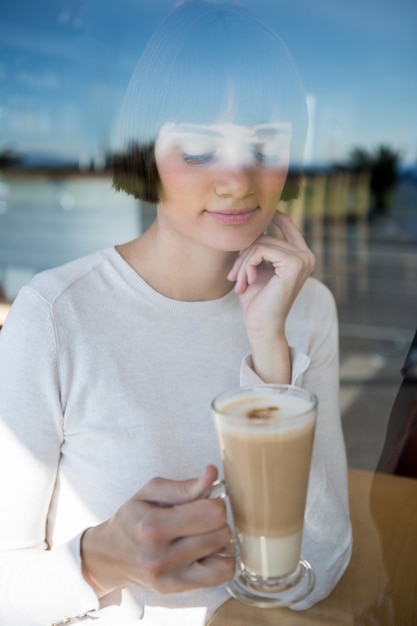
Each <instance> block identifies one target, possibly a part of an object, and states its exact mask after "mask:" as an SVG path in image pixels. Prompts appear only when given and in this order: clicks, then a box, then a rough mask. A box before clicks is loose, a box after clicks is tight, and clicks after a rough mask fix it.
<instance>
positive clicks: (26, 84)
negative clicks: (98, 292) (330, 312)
mask: <svg viewBox="0 0 417 626" xmlns="http://www.w3.org/2000/svg"><path fill="white" fill-rule="evenodd" d="M174 4H175V3H174V2H173V0H172V1H170V0H155V1H153V2H145V1H140V2H131V1H130V0H120V1H119V2H117V3H115V2H110V1H109V0H100V1H99V0H95V1H94V0H93V1H89V2H87V1H83V0H78V1H77V2H72V1H68V2H59V3H57V2H53V1H52V0H39V1H37V2H36V3H34V2H27V1H25V0H14V2H9V3H2V6H1V8H0V50H1V61H0V85H1V90H0V94H1V95H0V295H1V299H2V301H3V308H2V319H3V318H4V317H5V315H6V308H5V306H4V303H10V302H11V301H12V300H13V299H14V297H15V296H16V294H17V292H18V290H19V288H20V287H21V286H22V285H23V284H25V283H26V282H27V281H28V280H29V279H30V278H31V276H33V274H35V273H36V272H39V271H41V270H44V269H47V268H49V267H53V266H56V265H59V264H61V263H64V262H66V261H70V260H71V259H74V258H76V257H79V256H81V255H84V254H87V253H89V252H91V251H93V250H96V249H99V248H101V247H106V246H110V245H114V244H116V243H121V242H123V241H127V240H129V239H132V238H134V237H135V236H137V235H138V234H139V233H140V232H142V231H143V230H144V229H145V228H146V227H147V225H148V224H149V222H150V220H151V219H152V215H153V208H152V207H151V206H148V205H146V204H145V203H143V202H140V201H138V200H135V199H134V198H132V197H129V196H127V195H124V194H122V193H117V192H116V191H115V190H114V189H112V185H111V176H110V170H109V164H110V159H111V153H112V141H113V133H114V128H115V120H116V118H117V113H118V110H119V107H120V105H121V102H122V97H123V93H124V90H125V88H126V86H127V84H128V81H129V77H130V75H131V72H132V71H133V69H134V67H135V63H136V60H137V57H138V56H139V54H140V52H141V50H142V48H143V46H144V44H145V42H146V41H147V39H148V37H149V35H150V34H151V32H152V31H153V29H154V27H155V26H156V24H157V23H158V21H159V20H160V19H161V18H162V17H163V16H164V15H165V13H166V12H167V11H168V10H169V9H170V8H171V7H172V6H173V5H174ZM246 4H247V6H248V7H249V8H252V9H253V10H255V11H256V12H258V13H259V14H260V16H261V17H263V18H266V19H267V20H269V21H270V22H271V24H272V25H273V26H274V27H275V28H276V29H277V30H278V32H279V33H280V34H281V35H282V37H283V38H284V40H285V41H286V43H287V44H288V47H289V48H290V50H291V52H292V54H293V56H294V58H295V60H296V63H297V64H298V67H299V70H300V73H301V75H302V78H303V81H304V85H305V88H306V91H307V94H308V96H307V98H308V108H309V132H308V139H307V146H306V155H305V176H304V185H303V190H302V193H301V196H300V198H299V199H297V200H292V201H290V202H288V203H287V204H285V205H283V207H285V210H288V211H289V212H290V213H291V215H292V216H293V218H294V220H296V222H297V223H298V224H299V225H300V227H301V228H302V230H303V231H304V232H305V235H306V237H307V240H308V242H309V244H310V245H311V247H312V248H313V250H314V252H315V254H316V257H317V266H316V270H315V275H316V276H317V277H318V278H319V279H321V280H323V281H324V282H325V283H326V284H328V285H329V287H330V288H331V290H332V291H333V293H334V295H335V297H336V301H337V305H338V308H339V317H340V347H341V406H342V416H343V426H344V430H345V435H346V443H347V451H348V458H349V464H350V465H351V466H353V467H360V468H364V469H374V468H375V466H376V464H377V461H378V458H379V455H380V452H381V449H382V445H383V442H384V438H385V432H386V425H387V422H388V418H389V413H390V408H391V405H392V403H393V400H394V397H395V394H396V390H397V388H398V385H399V383H400V382H401V375H400V369H401V367H402V364H403V361H404V359H405V356H406V354H407V351H408V348H409V345H410V342H411V339H412V337H413V334H414V330H415V320H416V296H417V280H416V279H417V251H416V239H417V219H416V206H417V165H416V163H417V155H416V147H417V137H416V128H417V125H416V117H417V113H416V107H415V103H416V101H417V81H416V63H415V60H416V58H417V40H416V37H415V27H416V15H417V8H416V5H415V3H414V2H412V1H411V0H395V1H394V0H383V1H382V2H381V1H380V0H378V1H377V0H371V1H370V2H366V3H364V2H361V1H360V0H353V1H351V2H349V3H344V4H343V5H341V4H340V3H334V2H331V1H330V0H318V1H317V2H314V3H311V2H309V0H297V1H296V2H287V1H284V2H280V3H276V2H272V0H271V1H267V0H264V1H263V2H258V0H256V1H255V0H248V1H247V2H246Z"/></svg>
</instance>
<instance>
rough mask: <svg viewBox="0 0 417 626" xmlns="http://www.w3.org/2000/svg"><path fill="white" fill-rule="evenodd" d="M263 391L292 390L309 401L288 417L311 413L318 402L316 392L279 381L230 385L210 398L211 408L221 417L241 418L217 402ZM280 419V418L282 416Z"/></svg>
mask: <svg viewBox="0 0 417 626" xmlns="http://www.w3.org/2000/svg"><path fill="white" fill-rule="evenodd" d="M265 391H266V392H267V393H270V394H271V395H275V394H274V391H275V392H278V393H277V394H276V395H277V396H278V395H285V394H286V393H291V392H294V393H293V395H297V396H298V397H303V398H305V399H306V400H307V401H308V402H309V405H308V407H307V408H306V410H305V411H302V412H301V413H297V415H293V416H291V417H290V418H288V419H299V418H303V417H304V416H305V415H306V414H307V413H311V411H314V410H315V409H317V406H318V402H319V401H318V397H317V396H316V394H315V393H314V392H312V391H310V390H309V389H305V388H304V387H299V386H298V385H291V384H283V383H282V384H281V383H265V384H264V385H261V384H255V385H242V386H240V387H239V386H236V387H231V388H229V389H226V390H225V391H222V392H221V393H219V394H217V396H216V397H215V398H214V399H213V400H212V402H211V408H212V410H213V411H214V413H217V414H218V415H221V416H222V417H225V418H227V419H230V420H236V419H238V420H241V419H242V418H241V417H238V416H236V415H233V416H232V415H230V414H229V413H227V412H225V411H224V410H222V409H221V408H220V407H218V403H219V402H220V403H222V402H226V401H227V400H232V399H236V400H237V399H238V398H239V397H243V396H244V395H246V394H250V393H255V394H256V393H260V392H262V393H265ZM280 419H281V420H282V418H280ZM256 421H258V420H256ZM259 421H262V420H259ZM259 421H258V423H259Z"/></svg>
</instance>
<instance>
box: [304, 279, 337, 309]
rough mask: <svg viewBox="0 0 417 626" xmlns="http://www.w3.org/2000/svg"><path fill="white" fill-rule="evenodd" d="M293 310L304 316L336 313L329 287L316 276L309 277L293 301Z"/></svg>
mask: <svg viewBox="0 0 417 626" xmlns="http://www.w3.org/2000/svg"><path fill="white" fill-rule="evenodd" d="M294 310H295V311H299V312H300V313H301V314H302V315H303V316H304V317H305V315H306V313H308V315H309V317H311V316H312V315H318V316H320V317H321V318H323V317H327V316H331V317H333V316H335V315H336V303H335V299H334V296H333V294H332V292H331V291H330V289H329V288H328V287H327V286H326V285H325V284H324V283H322V282H321V281H319V280H318V279H317V278H313V277H310V278H308V279H307V281H306V282H305V284H304V286H303V288H302V289H301V291H300V293H299V294H298V296H297V298H296V300H295V302H294Z"/></svg>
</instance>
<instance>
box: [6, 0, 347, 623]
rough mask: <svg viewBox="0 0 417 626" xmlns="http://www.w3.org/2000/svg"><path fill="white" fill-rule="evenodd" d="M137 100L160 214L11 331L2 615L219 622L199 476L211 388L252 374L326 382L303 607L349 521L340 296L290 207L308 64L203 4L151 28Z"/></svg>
mask: <svg viewBox="0 0 417 626" xmlns="http://www.w3.org/2000/svg"><path fill="white" fill-rule="evenodd" d="M121 120H122V123H121V127H120V132H119V144H118V147H119V149H118V154H117V156H116V158H115V168H114V184H115V186H116V188H118V189H122V190H124V191H127V192H128V193H132V194H133V195H135V196H136V197H139V198H141V199H143V200H148V201H152V202H155V203H156V204H157V214H156V218H155V221H154V223H153V224H152V226H151V227H150V228H149V229H148V231H146V232H145V233H144V234H143V235H142V236H141V237H139V238H137V239H135V240H134V241H131V242H129V243H126V244H123V245H119V246H116V247H115V248H111V249H107V250H103V251H100V252H98V253H96V254H93V255H91V256H89V257H87V258H84V259H80V260H78V261H75V262H73V263H70V264H68V265H66V266H63V267H60V268H56V269H54V270H50V271H47V272H44V273H43V274H40V275H39V276H37V277H35V278H34V279H33V280H32V281H31V283H29V285H28V286H27V287H25V288H23V289H22V290H21V292H20V293H19V295H18V297H17V298H16V301H15V303H14V305H13V307H12V310H11V312H10V314H9V317H8V319H7V322H6V325H5V326H4V328H3V330H2V332H1V336H0V367H1V371H2V376H1V380H0V417H1V426H0V428H1V438H0V441H1V446H2V448H3V449H2V451H1V454H0V463H1V466H2V469H3V472H2V476H3V477H5V476H7V477H8V478H7V480H2V484H1V502H2V504H3V513H2V516H1V519H0V538H1V539H0V541H1V549H2V553H1V560H0V564H1V565H0V598H1V601H0V607H1V609H0V611H2V613H1V614H0V615H1V616H2V617H3V619H4V623H7V624H8V626H13V625H14V624H25V626H32V625H33V626H35V624H36V625H38V624H43V623H59V622H60V620H62V619H63V618H65V617H71V618H72V620H73V621H74V622H77V621H80V622H83V623H84V622H87V623H89V622H91V623H94V624H101V623H103V624H105V623H108V622H109V621H111V620H113V621H114V622H115V623H117V624H136V623H138V620H139V619H140V618H141V617H142V622H141V623H143V624H165V623H168V624H181V625H183V624H185V623H188V622H187V620H189V623H192V624H203V623H205V622H206V621H207V620H208V619H209V617H210V615H212V613H213V612H214V610H215V609H216V608H217V607H218V606H219V605H220V604H221V603H222V602H224V601H226V599H227V598H228V594H227V592H226V588H225V585H224V583H225V582H226V581H227V580H229V579H230V578H231V577H232V576H233V572H234V559H233V558H227V557H226V558H225V557H224V556H221V553H222V551H224V547H225V546H227V544H228V542H229V541H230V538H231V531H230V528H229V525H228V520H227V516H226V511H225V508H224V504H223V503H222V501H221V500H219V499H207V498H205V497H204V496H205V495H206V494H207V491H208V490H209V488H210V485H211V484H212V482H213V481H214V480H215V479H216V478H217V475H218V470H217V468H219V467H220V458H219V452H218V447H217V443H216V438H215V433H214V429H213V425H212V420H211V416H210V403H211V400H212V398H213V397H214V396H215V395H217V394H218V393H219V392H221V391H223V390H225V389H227V388H229V387H233V386H236V385H239V384H250V383H253V382H257V383H259V382H261V383H289V382H292V383H294V384H298V385H301V386H305V387H306V388H308V389H310V390H312V391H314V392H315V393H316V394H317V395H318V397H319V402H320V414H319V418H318V424H317V432H316V439H315V447H314V456H313V465H312V474H311V480H310V490H309V497H308V503H307V512H306V525H305V536H304V540H303V550H302V554H303V557H304V558H306V559H307V560H308V561H309V562H310V563H311V565H312V566H313V568H314V570H315V573H316V577H317V583H316V587H315V590H314V592H313V593H312V594H311V595H310V596H309V597H308V598H307V599H305V600H304V601H302V602H300V603H298V604H297V605H294V607H293V608H295V609H305V608H308V607H309V606H311V605H312V604H314V603H315V602H317V601H319V600H320V599H322V598H324V597H325V596H326V595H328V593H329V592H330V591H331V589H332V588H333V586H334V585H335V584H336V582H337V580H338V579H339V578H340V576H341V575H342V573H343V571H344V570H345V568H346V566H347V563H348V561H349V557H350V550H351V532H350V523H349V512H348V503H347V482H346V457H345V450H344V444H343V437H342V432H341V425H340V418H339V414H338V354H337V345H338V336H337V320H336V313H335V307H334V302H333V299H332V297H331V295H330V294H329V292H328V290H327V289H326V288H325V287H324V286H323V285H321V284H320V283H318V282H317V281H316V280H314V279H311V278H308V276H309V274H310V272H311V270H312V268H313V265H314V257H313V255H312V253H311V252H310V250H309V249H308V247H307V245H306V244H305V241H304V239H303V237H302V235H301V233H300V232H299V231H298V230H297V228H296V227H295V226H294V224H293V223H292V222H291V220H290V219H289V218H288V217H287V216H286V215H285V214H284V213H282V212H280V211H277V210H276V209H277V205H278V202H279V200H280V199H282V198H289V197H291V196H294V194H296V193H297V189H298V181H297V180H295V181H290V178H289V177H288V170H289V166H290V163H291V164H299V161H300V157H301V155H302V150H303V144H304V138H305V129H306V112H305V100H304V96H303V92H302V89H301V86H300V82H299V79H298V76H297V73H296V70H295V68H294V67H293V64H292V62H291V60H290V57H289V55H288V53H287V51H286V49H285V47H284V46H283V44H282V42H281V41H280V40H279V39H278V38H277V37H276V35H274V34H273V33H272V32H271V31H270V30H269V29H268V28H267V27H265V26H264V25H263V24H261V23H260V22H259V21H258V20H257V19H256V18H254V17H253V16H252V15H251V14H249V13H247V12H246V11H245V10H244V9H242V8H241V7H237V6H233V5H212V4H209V3H206V2H204V1H201V2H200V1H198V2H191V3H187V4H184V5H182V6H180V7H179V8H177V9H176V10H175V11H174V12H173V13H172V14H171V15H170V16H168V18H167V19H166V20H165V21H164V22H163V23H162V24H161V26H160V27H159V29H158V30H157V32H156V33H155V35H154V37H153V38H152V39H151V41H150V43H149V44H148V46H147V48H146V49H145V51H144V53H143V55H142V57H141V59H140V61H139V63H138V66H137V69H136V71H135V73H134V75H133V77H132V80H131V83H130V85H129V88H128V90H127V95H126V99H125V102H124V105H123V110H122V114H121ZM271 223H274V224H275V225H276V226H277V227H278V229H279V230H280V232H281V234H282V237H281V238H274V237H270V236H268V235H265V234H264V233H265V231H266V229H267V228H268V226H269V225H270V224H271ZM157 476H162V477H163V478H155V477H157ZM196 477H197V478H196ZM80 615H81V616H82V617H77V616H80Z"/></svg>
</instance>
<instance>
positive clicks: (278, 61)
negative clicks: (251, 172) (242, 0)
mask: <svg viewBox="0 0 417 626" xmlns="http://www.w3.org/2000/svg"><path fill="white" fill-rule="evenodd" d="M222 121H228V122H233V123H236V124H243V125H256V124H259V123H269V122H273V121H283V122H284V121H285V122H289V123H290V124H291V127H292V136H291V161H290V171H291V172H292V174H290V175H289V176H288V179H287V182H286V185H285V187H284V191H283V194H282V199H283V200H289V199H291V198H294V197H297V195H298V193H299V187H300V178H301V176H300V173H299V172H300V166H301V161H302V155H303V152H304V143H305V136H306V128H307V108H306V99H305V93H304V90H303V87H302V85H301V81H300V78H299V75H298V72H297V70H296V68H295V65H294V63H293V61H292V58H291V56H290V54H289V52H288V50H287V48H286V47H285V45H284V44H283V42H282V41H281V39H280V38H279V37H278V36H277V35H276V34H275V33H274V32H273V31H272V30H270V29H269V27H268V26H266V25H265V24H263V23H262V22H261V21H260V20H259V19H258V18H257V17H256V16H254V15H253V14H252V13H251V12H249V11H247V10H246V9H244V8H243V7H242V6H239V5H236V4H228V3H225V4H223V3H222V4H212V3H210V2H207V1H205V0H193V1H191V2H186V3H184V4H182V5H180V6H179V7H177V8H176V9H175V10H174V11H173V12H172V13H170V15H168V17H167V18H166V19H165V20H164V21H163V22H162V24H161V25H160V27H159V28H158V29H157V30H156V32H155V33H154V35H153V37H152V38H151V40H150V41H149V43H148V45H147V46H146V48H145V50H144V52H143V54H142V55H141V57H140V59H139V62H138V64H137V67H136V69H135V71H134V73H133V76H132V78H131V81H130V83H129V86H128V89H127V92H126V95H125V98H124V102H123V105H122V110H121V114H120V124H119V137H118V146H117V149H116V150H115V152H114V157H113V185H114V187H115V188H116V189H117V190H123V191H125V192H126V193H128V194H131V195H133V196H134V197H135V198H139V199H142V200H145V201H147V202H157V201H158V189H159V175H158V170H157V166H156V162H155V155H154V147H155V141H156V139H157V137H158V134H159V131H160V129H161V128H162V126H163V125H164V124H166V123H167V122H171V123H194V124H213V123H220V122H222Z"/></svg>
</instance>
